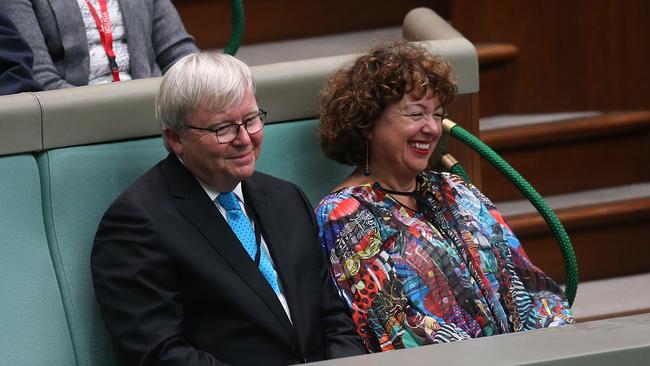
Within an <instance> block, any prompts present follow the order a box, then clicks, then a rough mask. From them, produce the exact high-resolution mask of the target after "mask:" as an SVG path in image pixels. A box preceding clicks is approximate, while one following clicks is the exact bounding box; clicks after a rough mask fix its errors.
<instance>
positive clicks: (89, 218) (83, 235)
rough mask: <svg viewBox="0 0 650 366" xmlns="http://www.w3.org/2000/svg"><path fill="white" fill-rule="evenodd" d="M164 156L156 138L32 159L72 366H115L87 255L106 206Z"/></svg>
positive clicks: (78, 148)
mask: <svg viewBox="0 0 650 366" xmlns="http://www.w3.org/2000/svg"><path fill="white" fill-rule="evenodd" d="M165 155H166V151H165V149H164V147H163V145H162V142H161V140H160V138H149V139H142V140H133V141H127V142H116V143H107V144H97V145H88V146H76V147H67V148H61V149H54V150H50V151H46V152H45V153H42V154H40V155H39V156H38V165H39V169H40V172H41V184H42V186H43V207H44V209H43V211H44V218H45V227H46V230H47V233H48V240H49V245H50V251H51V252H52V254H53V256H52V258H53V262H54V268H55V270H56V273H57V276H58V278H59V281H60V287H61V296H62V298H63V303H64V305H65V309H66V314H67V317H68V322H69V327H70V332H71V336H72V342H73V344H74V351H75V354H76V357H77V360H78V363H77V365H78V366H86V365H88V366H100V365H118V364H119V362H117V359H116V356H115V354H114V352H113V349H112V346H111V342H110V338H109V337H108V333H107V331H106V328H105V326H104V323H103V321H102V319H101V316H100V313H99V309H98V306H97V304H96V300H95V295H94V292H93V288H92V279H91V274H90V251H91V248H92V244H93V239H94V237H95V231H96V229H97V225H98V223H99V220H100V219H101V216H102V215H103V213H104V211H106V209H107V208H108V206H109V205H110V203H111V202H112V201H113V200H114V199H115V198H116V197H117V196H118V195H119V193H121V192H122V191H123V190H125V189H126V188H127V187H128V186H129V185H131V184H132V183H133V182H134V181H135V180H136V179H137V178H138V177H139V176H140V175H142V174H143V173H144V172H146V171H147V170H148V169H149V168H151V167H152V166H153V165H154V164H155V163H156V162H158V161H159V160H160V159H162V158H163V157H164V156H165Z"/></svg>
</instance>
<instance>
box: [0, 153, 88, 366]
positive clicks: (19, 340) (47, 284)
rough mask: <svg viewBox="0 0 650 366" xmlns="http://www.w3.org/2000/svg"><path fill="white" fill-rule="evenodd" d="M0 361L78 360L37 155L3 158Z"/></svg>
mask: <svg viewBox="0 0 650 366" xmlns="http://www.w3.org/2000/svg"><path fill="white" fill-rule="evenodd" d="M0 172H1V173H0V233H1V234H0V249H1V250H2V255H0V289H2V291H1V292H0V355H1V356H0V364H2V365H30V366H37V365H43V366H58V365H60V366H70V365H74V364H75V358H74V353H73V351H72V343H71V341H70V333H69V331H68V325H67V323H66V317H65V313H64V310H63V303H62V301H61V295H60V293H59V286H58V284H57V280H56V277H55V273H54V268H53V267H52V260H51V259H50V252H49V250H48V246H47V238H46V235H45V227H44V224H43V210H42V206H41V188H40V184H39V174H38V169H37V166H36V161H35V160H34V157H33V156H32V155H13V156H3V157H0Z"/></svg>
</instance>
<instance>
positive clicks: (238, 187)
mask: <svg viewBox="0 0 650 366" xmlns="http://www.w3.org/2000/svg"><path fill="white" fill-rule="evenodd" d="M176 157H177V158H178V160H180V161H181V164H183V165H185V162H184V161H183V159H181V157H180V156H178V155H176ZM196 180H197V181H198V182H199V184H200V185H201V188H203V190H204V191H205V193H207V194H208V197H210V200H211V201H213V202H214V200H216V199H217V196H218V195H219V194H221V193H228V192H217V191H215V190H212V189H210V188H209V187H208V186H207V185H206V184H205V183H203V182H201V180H200V179H199V178H196ZM232 191H233V192H234V193H235V196H237V199H239V202H241V203H244V193H243V192H242V190H241V182H239V183H237V185H236V186H235V188H234V189H233V190H232Z"/></svg>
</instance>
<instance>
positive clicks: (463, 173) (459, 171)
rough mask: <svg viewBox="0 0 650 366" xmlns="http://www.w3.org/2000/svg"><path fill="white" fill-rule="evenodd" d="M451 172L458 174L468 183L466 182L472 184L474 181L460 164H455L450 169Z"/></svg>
mask: <svg viewBox="0 0 650 366" xmlns="http://www.w3.org/2000/svg"><path fill="white" fill-rule="evenodd" d="M449 171H450V172H452V173H453V174H456V175H458V176H460V177H461V178H463V180H464V181H466V182H471V181H472V180H471V179H470V178H469V174H467V171H465V168H463V166H462V165H460V164H458V163H456V164H454V165H453V166H452V167H451V168H450V169H449Z"/></svg>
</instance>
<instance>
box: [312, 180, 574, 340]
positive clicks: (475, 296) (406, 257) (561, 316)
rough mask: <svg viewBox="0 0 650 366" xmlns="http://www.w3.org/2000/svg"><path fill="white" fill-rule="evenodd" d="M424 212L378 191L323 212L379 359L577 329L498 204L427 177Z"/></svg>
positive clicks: (330, 245) (346, 292)
mask: <svg viewBox="0 0 650 366" xmlns="http://www.w3.org/2000/svg"><path fill="white" fill-rule="evenodd" d="M417 179H418V183H419V189H418V192H417V193H416V196H415V197H416V200H417V202H418V212H416V213H414V212H412V211H409V210H408V209H406V208H404V207H403V206H401V205H400V204H399V203H398V202H397V201H396V200H395V199H394V198H393V197H391V196H390V194H387V193H385V191H383V190H382V189H381V188H379V187H378V186H377V185H374V186H373V185H371V184H366V185H361V186H355V187H348V188H344V189H342V190H340V191H337V192H334V193H332V194H330V195H328V196H326V197H325V198H323V200H322V201H321V202H320V204H319V205H318V207H317V208H316V214H317V219H318V223H319V226H320V240H321V244H322V246H323V249H324V250H325V251H326V253H327V255H328V257H329V260H330V263H331V271H332V274H333V277H334V279H335V281H336V284H337V286H338V288H339V292H340V294H341V296H342V297H343V299H344V300H345V301H346V302H347V304H348V306H349V307H350V309H351V312H352V316H353V318H354V321H355V324H356V326H357V331H358V333H359V334H360V335H361V337H362V339H363V341H364V343H365V345H366V347H367V348H368V350H370V351H372V352H378V351H388V350H392V349H397V348H405V347H414V346H419V345H423V344H434V343H443V342H449V341H454V340H460V339H467V338H475V337H482V336H489V335H493V334H502V333H510V332H518V331H524V330H528V329H535V328H542V327H551V326H558V325H562V324H567V323H573V322H574V320H573V318H572V314H571V310H570V309H569V308H568V305H567V302H566V299H565V298H564V294H563V292H562V290H561V289H560V287H559V286H558V285H557V284H556V283H555V282H554V281H553V280H552V279H550V278H549V277H548V276H547V275H546V274H544V273H543V272H542V271H541V270H540V269H538V268H537V267H535V266H534V265H533V264H532V263H531V262H530V260H529V259H528V257H527V255H526V253H525V252H524V250H523V248H522V246H521V245H520V243H519V241H518V240H517V238H516V237H515V236H514V234H513V233H512V232H511V231H510V229H509V228H508V226H507V225H506V223H505V222H504V221H503V218H502V217H501V215H500V214H499V212H498V211H497V210H496V208H495V207H494V205H493V204H492V203H491V202H490V201H489V200H488V199H487V198H486V197H485V196H483V194H482V193H481V192H479V191H478V190H477V189H476V188H475V187H474V186H472V185H471V184H468V183H466V182H464V181H462V179H461V178H459V177H457V176H455V175H450V174H446V173H436V172H429V173H422V174H420V175H419V176H418V178H417Z"/></svg>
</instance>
